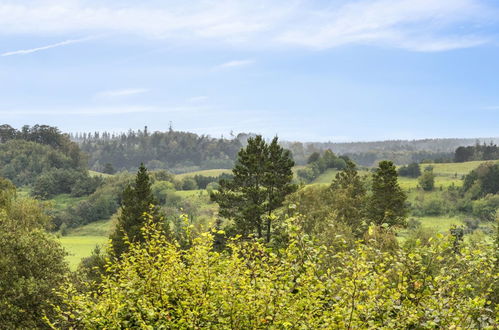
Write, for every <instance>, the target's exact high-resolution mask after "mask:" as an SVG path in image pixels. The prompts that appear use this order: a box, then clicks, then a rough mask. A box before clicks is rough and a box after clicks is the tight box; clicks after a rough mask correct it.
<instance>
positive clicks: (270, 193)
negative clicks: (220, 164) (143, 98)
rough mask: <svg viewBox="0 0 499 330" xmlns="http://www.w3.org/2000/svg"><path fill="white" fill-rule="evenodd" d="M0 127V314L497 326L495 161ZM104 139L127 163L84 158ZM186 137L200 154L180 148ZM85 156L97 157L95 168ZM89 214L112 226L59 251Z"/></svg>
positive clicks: (245, 139)
mask: <svg viewBox="0 0 499 330" xmlns="http://www.w3.org/2000/svg"><path fill="white" fill-rule="evenodd" d="M0 133H1V139H2V140H1V141H0V249H1V251H2V255H1V256H0V307H2V308H1V309H0V324H1V325H2V327H5V328H8V329H9V328H55V329H67V328H73V329H87V328H147V327H152V328H161V327H163V328H218V329H234V328H236V329H247V328H250V329H259V328H296V327H298V328H314V329H315V328H327V329H329V328H340V329H353V328H390V329H392V328H396V329H407V328H424V329H426V328H453V327H454V328H459V327H461V328H484V329H493V328H494V327H496V326H497V322H498V321H499V296H498V292H499V255H498V253H499V227H498V226H497V225H498V222H499V211H498V210H499V163H498V162H494V161H484V162H479V163H476V162H471V163H469V162H467V163H447V164H440V163H437V162H435V161H433V162H431V163H430V162H428V163H418V162H412V163H410V164H408V165H405V166H398V167H397V166H396V165H395V164H394V162H393V161H391V160H382V161H379V162H376V164H375V166H372V167H369V168H366V167H362V166H359V164H358V163H356V162H355V161H354V159H353V158H350V157H348V156H345V155H339V154H338V153H336V152H333V150H330V149H326V150H318V149H314V148H309V149H307V152H305V153H304V154H303V156H305V155H306V156H307V157H306V158H305V159H304V160H303V162H302V163H301V164H303V165H297V162H296V161H295V157H296V155H295V154H294V153H293V152H292V150H293V149H292V148H289V144H287V143H282V142H281V141H279V140H278V138H277V137H276V138H274V139H272V140H266V139H264V138H263V137H262V136H259V135H253V134H241V135H239V136H238V137H234V138H232V139H230V140H226V139H212V138H208V137H203V136H201V137H200V136H197V135H195V134H190V133H182V132H174V131H170V132H166V133H159V132H158V133H149V132H147V130H144V131H140V132H139V133H133V134H132V132H131V133H129V134H128V135H130V136H132V137H131V138H130V141H132V142H130V145H129V146H126V141H127V136H128V135H120V136H116V135H115V136H114V137H113V136H112V135H109V134H108V133H105V136H104V137H103V136H102V135H93V136H91V137H88V135H86V136H83V137H80V136H78V138H75V136H73V137H72V138H71V137H70V136H69V135H67V134H64V133H62V132H60V131H59V130H58V129H57V128H54V127H49V126H39V125H36V126H33V127H29V126H25V127H23V128H22V129H21V130H16V129H13V128H12V127H10V126H7V125H3V126H1V128H0ZM153 136H156V138H157V139H158V140H159V141H160V142H158V144H157V145H156V148H151V145H152V142H151V141H152V137H153ZM72 140H73V141H72ZM74 140H76V141H74ZM106 141H107V142H106ZM143 141H147V143H145V144H143V145H142V147H141V144H140V143H141V142H143ZM188 142H189V143H191V145H190V147H188V148H187V149H184V148H183V147H182V143H188ZM113 143H117V144H116V145H121V146H122V148H125V149H124V150H130V154H127V158H126V159H127V160H126V162H130V163H129V164H130V167H129V168H127V167H120V166H121V164H125V160H123V159H125V158H123V159H122V160H121V161H123V162H124V163H120V162H118V161H116V162H111V158H110V159H104V158H102V163H101V160H100V159H97V158H93V159H94V161H95V163H92V157H93V156H92V155H91V154H90V155H89V156H86V155H85V153H84V152H83V150H81V149H80V146H81V147H82V148H84V146H85V145H87V147H89V146H90V147H89V148H91V149H90V150H93V151H92V152H94V153H95V154H98V153H99V152H103V150H104V148H111V145H113ZM134 143H135V144H134ZM149 143H151V144H149ZM165 143H168V145H171V146H173V147H172V149H171V150H172V153H168V155H170V156H171V155H177V156H178V158H173V159H176V161H173V162H171V163H168V164H169V165H168V166H167V164H166V163H164V164H163V165H162V166H159V168H156V167H154V166H153V168H148V166H147V164H154V161H155V160H158V159H157V157H156V156H154V157H153V156H151V155H152V154H147V153H146V154H145V155H144V156H143V157H142V156H141V155H140V151H143V150H156V151H157V152H159V151H160V150H164V149H162V148H163V147H164V146H165ZM162 146H163V147H162ZM92 148H95V149H92ZM101 148H102V149H101ZM127 148H129V149H127ZM141 148H144V149H141ZM197 148H200V149H202V150H203V156H202V157H201V158H199V157H198V158H196V160H194V161H192V162H191V160H190V158H189V157H190V155H191V154H190V153H195V150H196V149H197ZM204 148H207V149H208V150H204ZM224 148H227V149H224ZM222 149H223V150H227V153H219V152H220V150H222ZM457 149H458V150H460V149H459V148H457ZM96 150H100V151H98V152H97V151H96ZM106 150H107V149H106ZM186 150H187V151H186ZM228 150H233V151H230V152H234V155H233V156H232V157H233V159H231V158H230V157H229V153H230V152H229V151H228ZM132 151H133V152H132ZM183 151H185V152H184V153H182V152H183ZM401 152H404V151H403V150H401ZM409 152H410V151H409ZM131 155H132V156H131ZM216 155H221V157H222V160H224V161H227V160H230V161H231V162H232V163H231V164H233V165H231V166H229V163H226V165H227V167H230V170H216V171H207V172H206V171H201V172H199V171H198V172H192V173H191V174H189V173H185V174H182V175H176V174H174V173H172V172H171V171H167V170H165V169H164V168H163V167H170V166H173V168H175V169H177V170H179V171H181V170H182V171H185V170H187V169H188V164H191V165H189V166H192V168H193V169H200V168H203V167H204V166H206V167H208V168H209V167H210V166H208V165H207V164H208V163H203V162H204V161H205V160H206V161H208V162H210V161H212V160H213V159H215V160H216V157H217V156H216ZM87 157H88V158H87ZM113 157H114V156H113ZM133 157H137V158H136V159H135V161H137V162H138V163H137V164H133V163H132V159H133ZM203 157H204V158H203ZM211 157H213V159H212V158H211ZM87 159H90V164H93V165H92V166H95V164H104V165H103V167H102V168H100V167H99V168H96V167H94V169H99V170H101V171H102V172H107V173H108V174H103V173H98V172H90V171H89V170H88V165H87V163H86V161H87ZM162 159H163V158H162ZM168 159H169V158H164V161H165V162H166V161H167V160H168ZM473 160H477V159H473ZM177 161H178V162H177ZM195 161H197V162H198V163H195ZM151 162H152V163H151ZM189 162H190V163H189ZM215 163H216V162H215ZM215 163H213V164H215ZM192 164H197V165H192ZM106 165H107V166H106ZM121 169H127V170H126V171H118V170H121ZM137 169H138V170H137ZM132 170H133V171H132ZM135 172H136V173H135ZM458 172H459V174H458ZM321 178H327V181H317V180H320V179H321ZM449 221H451V222H452V224H450V225H443V223H447V222H449ZM441 223H442V224H441ZM429 224H431V225H429ZM432 225H438V226H441V227H438V228H439V229H436V228H434V227H432ZM102 226H105V227H106V229H105V230H103V229H101V227H102ZM82 232H85V233H87V234H86V235H89V234H88V233H90V235H99V236H98V237H100V238H102V239H104V240H105V241H107V240H109V241H110V243H109V244H104V245H100V246H96V247H95V248H94V246H95V243H92V244H91V245H90V247H91V249H92V251H88V252H87V253H86V254H85V255H84V256H83V259H81V260H77V263H76V264H74V265H68V262H67V260H68V259H67V258H68V256H67V252H66V251H65V249H64V248H63V247H62V246H61V242H72V243H71V244H75V245H79V244H81V243H80V240H81V239H85V238H87V236H78V235H81V234H77V233H82ZM94 237H97V236H88V238H90V239H92V238H94ZM65 246H66V245H65ZM67 246H72V245H67ZM67 246H66V247H67ZM47 275H50V276H47Z"/></svg>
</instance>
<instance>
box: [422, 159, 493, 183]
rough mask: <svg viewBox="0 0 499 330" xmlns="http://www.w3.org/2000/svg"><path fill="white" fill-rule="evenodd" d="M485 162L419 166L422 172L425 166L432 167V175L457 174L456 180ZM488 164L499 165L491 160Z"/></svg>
mask: <svg viewBox="0 0 499 330" xmlns="http://www.w3.org/2000/svg"><path fill="white" fill-rule="evenodd" d="M486 162H487V161H483V160H479V161H473V162H464V163H441V164H421V170H424V168H425V167H426V166H432V167H433V173H435V174H436V175H438V176H450V177H455V176H456V174H457V179H460V176H462V175H466V174H468V173H469V172H471V171H472V170H474V169H475V168H477V167H478V166H479V165H480V164H482V163H486ZM490 162H494V163H499V161H498V160H492V161H490Z"/></svg>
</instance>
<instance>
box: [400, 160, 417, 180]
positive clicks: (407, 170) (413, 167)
mask: <svg viewBox="0 0 499 330" xmlns="http://www.w3.org/2000/svg"><path fill="white" fill-rule="evenodd" d="M398 173H399V175H400V176H405V177H409V178H417V177H419V176H420V175H421V169H420V167H419V164H418V163H410V164H409V165H406V166H402V167H400V168H399V170H398Z"/></svg>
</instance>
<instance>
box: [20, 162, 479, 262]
mask: <svg viewBox="0 0 499 330" xmlns="http://www.w3.org/2000/svg"><path fill="white" fill-rule="evenodd" d="M481 163H483V162H480V161H478V162H467V163H446V164H428V165H431V166H433V168H434V170H433V171H434V173H435V175H436V178H435V187H436V189H435V191H433V192H422V191H420V190H418V189H417V187H418V180H417V179H414V178H405V177H399V183H400V185H401V187H402V188H403V189H404V190H406V191H408V193H409V194H408V195H409V200H411V201H413V200H414V198H415V197H416V196H418V195H420V194H424V195H425V196H428V197H430V195H431V196H433V195H438V194H441V192H440V187H442V188H447V187H449V186H450V185H452V184H454V185H456V186H460V185H461V184H462V179H461V178H462V176H463V175H466V174H468V173H469V172H470V171H471V170H473V169H475V168H476V167H477V166H478V165H480V164H481ZM303 167H304V166H295V167H294V168H293V172H294V173H295V174H296V171H297V170H298V169H300V168H303ZM424 167H425V164H422V165H421V168H422V170H423V169H424ZM230 172H231V171H230V170H226V169H214V170H204V171H196V172H189V173H184V174H179V175H177V178H180V179H181V178H184V177H189V176H195V175H197V174H199V175H204V176H218V175H220V174H222V173H230ZM336 173H338V171H337V170H334V169H330V170H327V171H326V172H325V173H323V174H322V175H320V176H319V177H318V178H317V179H316V180H314V181H313V182H312V183H311V184H317V185H329V184H330V183H331V182H332V180H333V179H334V177H335V175H336ZM91 174H92V175H103V176H107V174H102V173H98V172H92V173H91ZM359 174H360V175H363V176H364V175H369V174H370V172H369V171H367V170H363V171H359ZM20 194H22V195H27V194H29V190H28V189H21V190H20ZM176 194H177V195H179V196H181V197H183V198H195V199H196V197H199V196H203V195H206V194H207V191H206V190H202V189H197V190H184V191H182V190H181V191H177V192H176ZM79 200H81V198H74V197H71V196H70V195H67V194H63V195H58V196H56V197H55V198H54V199H53V203H54V207H55V208H58V209H60V208H64V207H67V206H68V205H71V204H73V203H75V202H77V201H79ZM206 207H207V209H209V211H210V212H211V211H212V210H211V209H210V206H209V205H208V204H207V206H206ZM210 212H207V214H206V216H207V215H208V214H211V213H210ZM413 218H414V217H413ZM415 218H416V219H418V220H419V221H421V224H422V226H423V227H427V228H434V229H435V230H436V231H438V232H441V233H444V232H447V231H448V230H449V229H450V228H451V226H452V225H462V221H461V219H460V218H459V217H450V216H449V217H447V216H441V217H415ZM110 228H111V221H110V220H102V221H97V222H94V223H91V224H89V225H86V226H82V227H80V228H76V229H72V230H71V231H70V232H69V233H68V235H67V236H64V237H61V238H60V241H61V243H62V244H63V246H64V247H65V248H66V250H67V251H68V252H69V253H70V256H68V261H69V263H70V265H71V268H72V269H75V268H76V267H77V265H78V263H79V262H80V260H81V258H83V257H87V256H89V255H90V254H91V253H92V250H93V249H94V248H95V245H97V244H105V243H106V242H107V239H108V235H109V231H110ZM403 235H404V232H401V236H403Z"/></svg>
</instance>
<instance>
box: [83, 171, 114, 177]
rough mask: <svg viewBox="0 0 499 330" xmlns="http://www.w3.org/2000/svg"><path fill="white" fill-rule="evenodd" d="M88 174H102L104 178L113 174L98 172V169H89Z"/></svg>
mask: <svg viewBox="0 0 499 330" xmlns="http://www.w3.org/2000/svg"><path fill="white" fill-rule="evenodd" d="M88 174H89V175H90V176H92V177H93V176H101V177H103V178H108V177H110V176H113V175H112V174H107V173H101V172H97V171H88Z"/></svg>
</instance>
